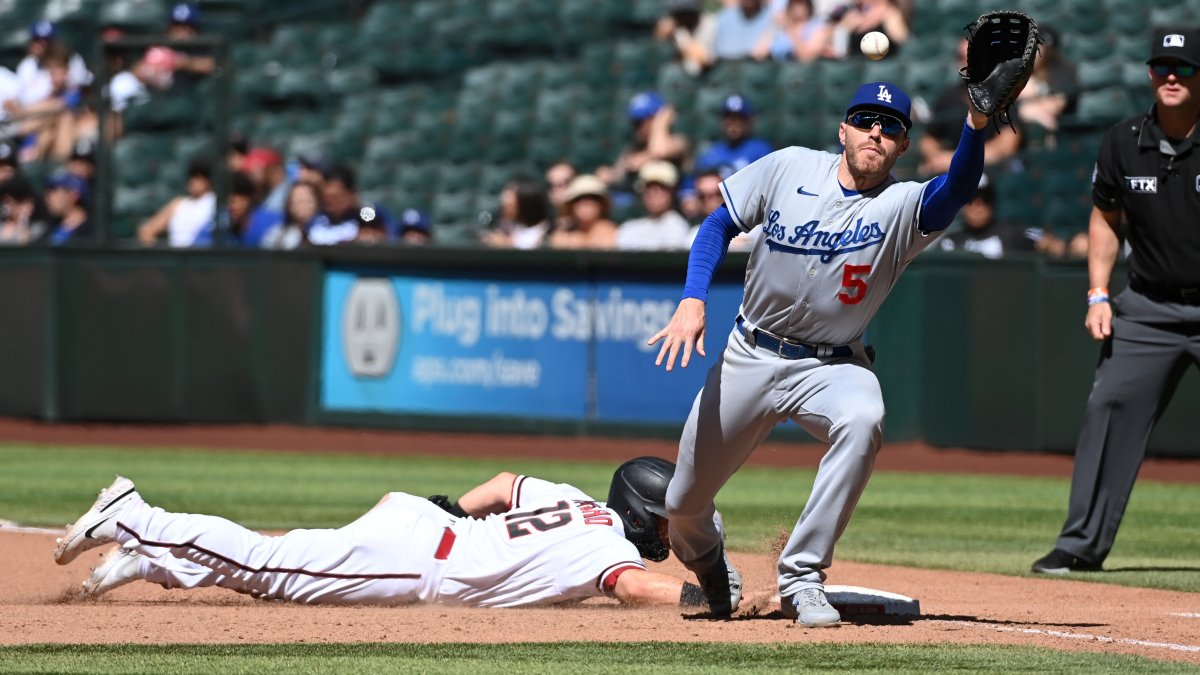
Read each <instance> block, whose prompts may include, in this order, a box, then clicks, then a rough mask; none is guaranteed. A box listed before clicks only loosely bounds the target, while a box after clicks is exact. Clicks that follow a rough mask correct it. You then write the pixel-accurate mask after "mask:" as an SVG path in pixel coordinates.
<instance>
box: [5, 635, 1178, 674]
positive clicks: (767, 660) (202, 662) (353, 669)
mask: <svg viewBox="0 0 1200 675" xmlns="http://www.w3.org/2000/svg"><path fill="white" fill-rule="evenodd" d="M948 670H958V671H970V672H996V671H998V670H1004V671H1005V672H1030V673H1142V672H1154V673H1172V672H1193V671H1194V667H1191V666H1186V665H1183V664H1172V663H1165V662H1162V661H1155V660H1152V659H1146V658H1140V657H1136V656H1126V655H1121V654H1083V653H1068V652H1057V651H1053V650H1049V649H1034V648H1023V647H1007V646H975V645H936V646H934V645H890V644H870V643H865V644H864V643H860V644H853V645H848V644H803V643H801V644H785V645H714V644H700V643H686V644H678V643H665V644H664V643H650V642H640V643H616V644H614V643H578V642H569V643H555V644H506V645H491V644H488V645H483V644H436V645H415V644H333V645H155V646H147V645H104V646H76V645H69V646H68V645H30V646H23V647H4V648H0V673H16V672H21V673H47V672H122V673H153V674H155V675H158V674H160V673H329V672H339V673H371V674H372V675H377V674H381V673H412V672H422V673H428V672H436V673H464V674H466V675H485V674H487V673H498V674H500V675H511V673H524V672H538V673H572V674H575V673H622V674H624V673H668V672H670V673H714V674H716V673H727V672H752V673H766V672H788V673H794V672H821V673H851V672H853V673H895V672H942V671H948Z"/></svg>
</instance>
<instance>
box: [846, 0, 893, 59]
mask: <svg viewBox="0 0 1200 675" xmlns="http://www.w3.org/2000/svg"><path fill="white" fill-rule="evenodd" d="M829 21H830V23H832V24H833V26H834V27H833V31H832V34H831V45H830V49H829V51H828V54H829V55H830V56H831V57H833V58H837V59H841V58H846V57H854V56H856V55H860V54H861V52H859V49H858V43H859V42H860V41H861V40H862V38H863V36H864V35H866V34H867V33H870V32H873V31H879V32H880V33H883V34H884V35H886V36H887V37H888V40H889V41H890V42H891V49H890V52H889V53H891V54H893V55H894V54H896V52H898V51H900V48H901V47H903V46H904V43H905V42H907V41H908V36H909V29H908V19H907V18H906V16H905V13H904V11H903V10H902V9H901V8H900V7H899V6H898V5H897V4H896V2H895V1H894V0H853V1H852V2H847V3H844V4H841V5H838V6H837V7H835V8H834V9H833V11H832V12H830V15H829Z"/></svg>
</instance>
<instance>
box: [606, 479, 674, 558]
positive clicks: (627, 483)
mask: <svg viewBox="0 0 1200 675" xmlns="http://www.w3.org/2000/svg"><path fill="white" fill-rule="evenodd" d="M674 475H675V465H674V464H672V463H671V462H668V461H667V460H665V459H660V458H658V457H638V458H637V459H631V460H629V461H628V462H625V463H624V464H622V465H621V466H619V467H617V471H616V473H614V474H613V479H612V485H611V486H610V487H609V489H608V508H610V509H612V510H614V511H616V512H617V515H619V516H621V521H622V522H623V523H624V524H625V538H626V539H628V540H629V541H630V542H632V543H633V545H634V546H636V547H637V550H638V552H639V553H641V554H642V557H644V558H646V559H647V560H653V561H655V562H659V561H662V560H666V559H667V554H668V553H670V551H671V548H670V546H669V545H668V544H667V542H666V541H663V537H662V534H661V533H660V532H659V529H658V521H657V520H655V518H654V516H661V517H663V518H666V517H667V484H669V483H670V482H671V476H674Z"/></svg>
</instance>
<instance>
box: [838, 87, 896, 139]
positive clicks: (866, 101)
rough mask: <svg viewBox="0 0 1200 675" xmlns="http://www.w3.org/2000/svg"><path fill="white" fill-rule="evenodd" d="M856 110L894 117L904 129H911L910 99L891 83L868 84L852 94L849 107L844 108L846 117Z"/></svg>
mask: <svg viewBox="0 0 1200 675" xmlns="http://www.w3.org/2000/svg"><path fill="white" fill-rule="evenodd" d="M857 110H875V111H877V112H882V113H887V114H889V115H895V116H896V117H898V118H899V119H900V121H901V122H903V123H904V128H905V129H906V130H907V129H912V118H911V117H909V115H910V114H911V113H912V99H910V98H909V97H908V94H906V93H904V90H903V89H901V88H900V87H897V86H896V85H894V84H892V83H891V82H868V83H866V84H864V85H862V86H861V87H859V88H858V91H856V92H854V98H852V99H850V107H848V108H846V116H847V117H849V116H850V113H853V112H855V111H857Z"/></svg>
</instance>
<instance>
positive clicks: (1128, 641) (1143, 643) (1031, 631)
mask: <svg viewBox="0 0 1200 675" xmlns="http://www.w3.org/2000/svg"><path fill="white" fill-rule="evenodd" d="M931 623H944V624H949V625H953V626H970V627H972V628H983V629H986V630H994V631H996V632H999V633H1024V634H1026V635H1047V636H1050V637H1056V638H1065V639H1068V640H1090V641H1093V642H1106V643H1114V644H1122V645H1135V646H1138V647H1151V648H1154V649H1169V650H1171V651H1174V652H1200V647H1198V646H1195V645H1181V644H1175V643H1174V642H1149V641H1147V640H1134V639H1132V638H1114V637H1107V636H1104V635H1089V634H1087V633H1068V632H1066V631H1061V630H1042V629H1040V628H1012V627H1010V626H992V625H989V624H986V623H979V622H976V621H951V620H947V619H934V620H932V621H931Z"/></svg>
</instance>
